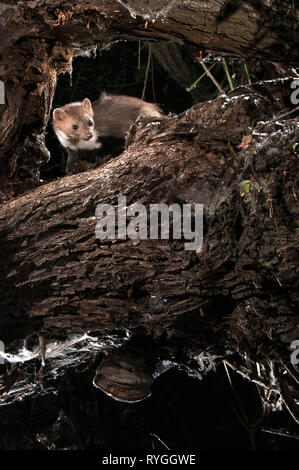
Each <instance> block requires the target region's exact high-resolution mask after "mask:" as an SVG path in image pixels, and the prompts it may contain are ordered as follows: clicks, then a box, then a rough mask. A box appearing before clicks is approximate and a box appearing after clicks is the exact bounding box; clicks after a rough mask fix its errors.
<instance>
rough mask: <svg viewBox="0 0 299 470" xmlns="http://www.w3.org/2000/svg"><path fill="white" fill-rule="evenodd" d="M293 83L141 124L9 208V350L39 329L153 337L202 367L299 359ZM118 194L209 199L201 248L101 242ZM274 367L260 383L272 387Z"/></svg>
mask: <svg viewBox="0 0 299 470" xmlns="http://www.w3.org/2000/svg"><path fill="white" fill-rule="evenodd" d="M289 90H290V80H282V81H279V82H278V83H273V82H269V83H266V84H264V85H263V84H257V85H254V86H252V87H245V88H240V89H238V90H236V91H235V92H233V93H232V94H230V95H229V96H228V97H224V96H222V97H219V98H217V99H216V100H214V101H212V102H209V103H203V104H197V105H195V106H193V107H192V108H191V109H190V110H187V111H186V112H185V113H182V114H181V115H180V116H172V115H169V116H167V117H165V118H163V119H162V120H157V121H155V122H152V123H148V122H147V121H144V120H141V121H140V122H137V123H136V125H135V126H134V127H133V129H132V131H131V135H130V136H129V139H128V147H127V149H126V151H125V152H124V153H123V154H121V155H120V156H119V157H117V158H115V159H114V160H112V161H110V162H108V163H106V164H104V165H103V166H102V167H100V168H98V169H96V170H93V171H90V172H85V173H81V174H78V175H74V176H71V177H65V178H61V179H59V180H57V181H55V182H52V183H50V184H47V185H44V186H40V187H38V188H36V189H35V190H33V191H31V192H29V193H27V194H24V195H22V196H19V197H18V198H15V199H14V200H12V201H9V202H7V203H5V204H2V206H1V214H0V250H1V252H0V257H1V260H2V269H1V273H0V283H1V294H0V309H1V317H0V327H1V335H2V339H3V341H4V342H5V345H6V348H7V351H8V352H9V351H11V352H16V351H17V348H18V346H19V345H20V341H21V340H23V339H24V335H32V334H34V333H36V332H38V333H39V334H41V335H43V336H44V337H47V338H49V339H50V340H51V339H52V341H54V340H55V339H58V340H61V341H63V340H64V341H65V340H66V338H71V337H72V335H74V334H76V335H79V336H80V335H81V340H80V341H83V339H82V335H84V334H86V333H88V334H89V335H90V334H91V333H94V334H95V333H97V334H98V341H99V342H100V343H101V341H102V342H103V344H105V341H107V338H108V337H109V335H110V334H112V336H113V335H115V340H116V341H120V342H122V341H124V336H122V335H123V333H121V332H125V331H126V332H130V333H129V334H130V335H135V334H136V335H137V336H138V335H144V336H145V337H147V338H150V339H151V342H152V354H153V355H154V356H155V357H164V358H167V359H169V360H173V361H176V362H177V363H181V364H184V365H185V366H188V367H191V365H192V367H193V368H194V369H195V370H199V369H200V368H199V364H201V362H200V361H201V360H202V358H203V357H206V358H207V357H209V356H210V357H214V358H217V357H218V358H223V357H226V356H227V355H228V354H229V355H230V356H232V357H233V354H237V355H239V354H241V355H245V356H246V357H247V358H248V360H249V361H251V362H253V363H255V362H258V363H260V364H261V366H260V368H262V367H265V368H266V366H267V367H268V364H269V363H272V362H273V363H278V364H280V361H283V362H285V363H286V364H289V362H290V351H291V350H290V346H291V342H292V341H293V340H294V339H296V338H297V337H298V330H297V329H296V323H297V314H296V312H297V305H298V263H297V262H298V251H297V245H298V233H297V232H296V229H295V217H296V214H297V210H298V209H297V207H298V202H297V197H298V195H297V192H296V191H297V189H296V181H297V180H296V178H297V173H296V171H297V169H296V168H297V166H296V165H297V154H296V149H295V146H294V145H293V144H294V143H295V142H297V141H298V122H297V118H294V117H292V115H291V116H286V117H284V118H283V119H279V117H278V118H277V116H278V115H279V114H280V113H281V109H283V108H284V104H283V98H284V97H286V96H287V95H288V93H289ZM228 142H229V144H230V145H228ZM236 154H238V155H237V158H236ZM246 180H249V181H250V185H249V190H248V191H247V192H245V194H243V193H242V188H243V186H242V182H244V181H246ZM242 194H243V195H242ZM119 195H123V196H126V198H127V205H128V206H129V205H130V204H132V203H136V202H139V203H142V204H144V205H145V206H146V207H149V204H151V203H165V204H167V205H170V204H174V203H178V204H180V205H182V204H184V203H193V204H194V203H202V204H204V243H203V246H202V249H201V250H199V251H197V252H196V251H186V250H184V240H173V239H170V240H150V239H148V240H137V241H136V240H135V241H134V240H129V239H126V240H115V241H111V240H105V241H100V240H99V239H97V238H96V236H95V226H96V222H97V218H96V216H95V209H96V206H97V205H98V204H99V203H109V204H112V205H113V206H116V205H117V200H118V196H119ZM12 319H13V329H12ZM63 338H64V339H63ZM105 338H106V339H105ZM66 344H68V343H65V346H64V347H65V348H67V346H66ZM94 344H95V343H94V337H92V338H91V337H89V338H88V337H85V339H84V348H85V349H84V348H83V349H82V347H81V349H80V347H79V349H78V354H77V355H76V354H75V356H74V358H73V362H74V364H76V363H77V362H78V361H81V360H82V354H83V356H84V354H85V353H84V351H86V348H87V349H88V347H89V353H88V354H87V353H86V355H85V356H84V357H85V360H87V359H88V358H91V357H92V356H93V355H94V350H93V347H92V345H94ZM88 345H89V346H88ZM98 347H99V346H98ZM106 347H107V343H106ZM65 354H67V353H65ZM35 357H36V356H35ZM215 360H216V359H215ZM46 361H47V359H46ZM52 364H55V367H57V364H56V363H55V361H54V362H52ZM196 364H197V365H196ZM24 367H25V366H24ZM48 367H49V370H51V356H50V357H49V359H48ZM277 367H278V368H279V365H278V366H277ZM291 367H292V366H291ZM268 369H269V368H268ZM268 369H267V370H268ZM45 374H46V372H45ZM249 375H250V374H249ZM270 376H271V374H270V373H269V374H268V379H267V380H268V382H267V380H266V379H265V377H264V378H263V377H262V375H261V374H259V377H258V378H259V380H260V381H261V382H264V383H265V384H266V385H265V386H267V385H268V386H269V387H273V385H271V380H270ZM27 380H29V379H27ZM29 382H30V380H29ZM17 383H18V382H17ZM30 383H31V384H32V382H30ZM11 397H12V395H10V396H9V397H8V398H7V400H11ZM5 399H6V398H5V396H4V398H3V400H5Z"/></svg>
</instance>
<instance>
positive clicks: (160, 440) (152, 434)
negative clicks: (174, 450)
mask: <svg viewBox="0 0 299 470" xmlns="http://www.w3.org/2000/svg"><path fill="white" fill-rule="evenodd" d="M149 434H150V436H153V437H155V438H156V439H158V441H159V442H161V444H163V446H164V447H166V449H167V450H170V448H169V447H168V446H167V445H166V444H165V442H163V441H162V439H160V437H159V436H157V435H156V434H154V433H152V432H150V433H149Z"/></svg>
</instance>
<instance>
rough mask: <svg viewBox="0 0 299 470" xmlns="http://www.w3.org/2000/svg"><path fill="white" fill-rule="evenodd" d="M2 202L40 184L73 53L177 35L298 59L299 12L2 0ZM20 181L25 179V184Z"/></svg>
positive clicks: (250, 53) (193, 44) (266, 4)
mask: <svg viewBox="0 0 299 470" xmlns="http://www.w3.org/2000/svg"><path fill="white" fill-rule="evenodd" d="M0 14H1V22H0V37H1V40H0V59H1V62H0V78H1V79H2V80H3V81H4V82H5V86H6V102H7V106H6V107H5V106H3V105H0V117H1V124H0V159H1V182H0V191H1V200H5V199H6V200H7V198H10V197H11V196H13V195H15V194H19V193H20V192H23V191H24V190H25V189H28V188H29V187H30V186H31V187H32V186H34V185H37V184H39V169H40V166H41V165H42V164H44V163H45V162H46V161H47V159H48V158H49V154H48V152H47V150H46V148H45V146H44V131H45V124H46V123H47V121H48V119H49V113H50V109H51V102H52V97H53V92H54V86H55V80H56V72H63V71H66V70H68V71H70V70H71V60H72V57H73V56H74V55H76V54H80V53H82V52H84V50H86V49H88V48H91V47H95V45H97V46H98V48H99V49H103V48H106V47H109V46H111V45H112V44H113V42H114V41H116V40H119V39H120V38H123V39H147V40H152V41H155V40H163V39H164V40H165V39H166V40H173V41H177V42H180V43H182V44H184V45H185V46H186V47H187V48H188V49H189V52H190V53H191V54H192V55H194V56H197V55H198V54H199V52H200V51H201V50H205V51H206V52H208V51H212V52H214V53H216V54H224V55H225V54H229V55H234V56H242V57H254V58H256V59H257V58H260V59H267V60H271V61H275V62H280V63H283V64H286V65H292V64H297V50H298V42H299V40H298V11H297V9H296V8H295V3H292V2H289V1H280V0H279V1H278V0H273V1H266V0H265V1H263V2H260V1H258V2H257V1H255V0H251V1H248V2H239V1H231V0H221V1H214V0H213V1H209V2H202V1H200V0H197V1H187V0H177V1H174V0H169V1H167V2H165V1H160V0H152V1H151V2H149V3H148V2H147V3H146V5H145V4H144V2H142V4H141V6H140V2H135V0H122V1H112V2H111V1H106V0H101V1H96V0H90V1H85V2H79V3H78V4H74V2H73V1H70V0H67V1H62V0H54V1H53V0H43V1H35V0H32V1H15V0H14V1H11V0H9V1H8V0H6V1H2V2H1V4H0ZM20 183H21V184H20Z"/></svg>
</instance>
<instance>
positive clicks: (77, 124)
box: [53, 98, 95, 150]
mask: <svg viewBox="0 0 299 470" xmlns="http://www.w3.org/2000/svg"><path fill="white" fill-rule="evenodd" d="M53 128H54V131H55V132H56V135H57V137H58V139H59V140H60V142H61V143H62V145H63V146H64V147H69V148H71V149H74V150H77V149H79V148H88V147H89V146H90V144H91V142H89V141H91V140H92V141H93V140H94V137H95V131H94V120H93V109H92V105H91V102H90V101H89V99H88V98H85V99H84V100H83V101H82V102H76V103H69V104H67V105H65V106H63V107H61V108H56V109H54V111H53Z"/></svg>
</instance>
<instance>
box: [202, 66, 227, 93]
mask: <svg viewBox="0 0 299 470" xmlns="http://www.w3.org/2000/svg"><path fill="white" fill-rule="evenodd" d="M199 63H200V64H201V66H202V68H203V69H204V71H205V72H206V74H207V75H208V76H209V77H210V79H211V80H212V82H213V83H214V85H215V86H216V87H217V88H218V90H219V91H220V93H224V91H223V89H222V88H221V85H220V84H219V83H218V82H217V80H216V78H215V77H214V76H213V75H212V74H211V72H210V70H209V69H208V67H207V66H206V64H205V63H204V61H203V60H200V61H199Z"/></svg>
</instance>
